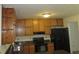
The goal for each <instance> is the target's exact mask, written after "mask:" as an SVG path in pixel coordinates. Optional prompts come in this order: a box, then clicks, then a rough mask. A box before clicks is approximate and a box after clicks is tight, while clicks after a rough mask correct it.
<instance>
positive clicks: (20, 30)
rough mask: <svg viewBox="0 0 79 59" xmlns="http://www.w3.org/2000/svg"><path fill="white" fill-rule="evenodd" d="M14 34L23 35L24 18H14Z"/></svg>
mask: <svg viewBox="0 0 79 59" xmlns="http://www.w3.org/2000/svg"><path fill="white" fill-rule="evenodd" d="M15 30H16V36H25V20H24V19H18V20H16V27H15Z"/></svg>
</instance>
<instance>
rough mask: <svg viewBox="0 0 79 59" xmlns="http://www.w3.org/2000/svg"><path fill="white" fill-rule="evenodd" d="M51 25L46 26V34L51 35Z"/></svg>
mask: <svg viewBox="0 0 79 59" xmlns="http://www.w3.org/2000/svg"><path fill="white" fill-rule="evenodd" d="M50 33H51V32H50V27H45V34H47V35H50Z"/></svg>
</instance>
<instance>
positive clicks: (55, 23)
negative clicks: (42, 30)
mask: <svg viewBox="0 0 79 59" xmlns="http://www.w3.org/2000/svg"><path fill="white" fill-rule="evenodd" d="M50 26H51V27H55V26H57V20H56V19H50Z"/></svg>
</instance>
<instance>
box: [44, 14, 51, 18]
mask: <svg viewBox="0 0 79 59" xmlns="http://www.w3.org/2000/svg"><path fill="white" fill-rule="evenodd" d="M50 16H51V15H50V14H44V15H43V17H44V18H48V17H50Z"/></svg>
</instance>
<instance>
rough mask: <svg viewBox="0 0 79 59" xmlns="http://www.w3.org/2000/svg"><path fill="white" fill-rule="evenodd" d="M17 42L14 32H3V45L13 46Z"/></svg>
mask: <svg viewBox="0 0 79 59" xmlns="http://www.w3.org/2000/svg"><path fill="white" fill-rule="evenodd" d="M14 40H15V33H14V31H13V30H3V31H2V44H11V43H12V42H14Z"/></svg>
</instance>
